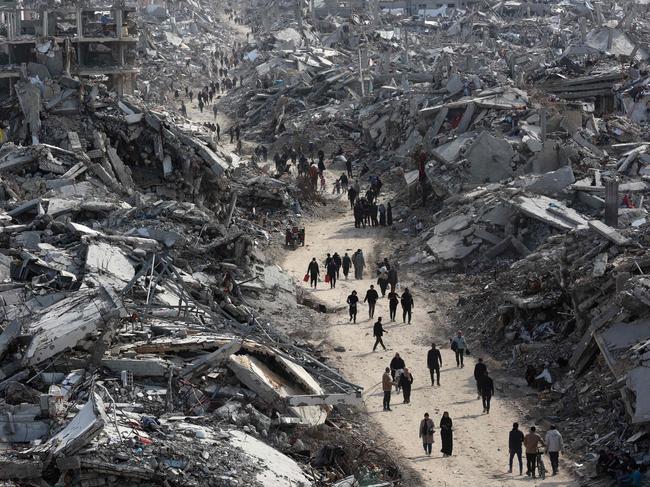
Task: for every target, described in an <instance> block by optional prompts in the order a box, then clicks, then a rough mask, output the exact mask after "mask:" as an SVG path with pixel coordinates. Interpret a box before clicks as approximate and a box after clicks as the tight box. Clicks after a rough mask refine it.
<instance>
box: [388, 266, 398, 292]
mask: <svg viewBox="0 0 650 487" xmlns="http://www.w3.org/2000/svg"><path fill="white" fill-rule="evenodd" d="M387 269H388V284H390V290H391V291H394V290H395V287H396V286H397V269H395V266H392V267H388V268H387Z"/></svg>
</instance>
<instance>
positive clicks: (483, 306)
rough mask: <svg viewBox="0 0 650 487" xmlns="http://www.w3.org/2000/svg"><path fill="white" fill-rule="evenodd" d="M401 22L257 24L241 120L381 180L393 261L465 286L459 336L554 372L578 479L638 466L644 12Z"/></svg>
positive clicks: (519, 11)
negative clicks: (604, 461)
mask: <svg viewBox="0 0 650 487" xmlns="http://www.w3.org/2000/svg"><path fill="white" fill-rule="evenodd" d="M407 7H408V5H400V6H399V8H396V9H395V10H393V11H388V12H384V13H377V12H376V11H374V10H373V8H372V6H371V5H369V6H368V8H367V9H366V10H360V9H357V10H355V11H353V12H348V11H347V10H346V9H345V6H343V10H344V12H339V14H340V15H339V16H338V17H337V16H336V13H337V12H336V11H335V10H332V9H331V8H330V10H328V13H329V16H327V17H324V18H317V19H315V20H314V21H313V22H311V23H309V22H307V23H305V22H304V20H301V21H300V22H299V21H298V20H296V21H295V23H294V24H293V25H292V26H291V27H287V24H286V22H279V21H278V22H276V23H275V24H272V23H270V22H269V19H265V20H264V21H262V20H261V19H257V17H256V14H255V12H254V11H249V15H250V19H252V21H253V22H256V21H257V22H258V23H257V24H254V25H259V26H261V27H260V29H261V30H262V32H264V33H265V34H266V35H267V37H266V39H265V43H264V45H260V44H259V43H258V45H257V46H255V49H252V46H251V51H250V52H251V53H254V59H253V58H251V62H252V64H253V65H254V69H255V71H252V70H251V73H252V74H253V76H254V77H255V78H258V79H259V80H262V83H259V82H258V83H257V84H256V86H255V87H254V88H253V86H252V84H251V85H249V87H250V88H249V89H247V90H242V91H241V92H240V93H239V95H240V97H239V98H238V99H235V100H233V101H232V105H231V106H232V111H233V113H237V115H238V116H239V117H244V119H245V123H246V124H247V125H248V126H250V127H251V129H252V130H253V131H254V136H257V137H259V139H260V140H264V139H265V138H268V137H270V136H273V137H275V141H276V142H275V143H274V148H275V149H277V150H281V148H282V147H283V146H284V145H285V144H289V145H291V144H294V145H298V146H299V145H302V146H303V147H304V144H305V143H306V142H307V141H316V142H317V143H318V144H319V145H320V146H321V147H324V148H326V150H330V151H332V153H334V152H335V150H336V148H337V147H339V146H340V147H343V148H344V149H345V150H346V152H350V153H351V155H350V157H352V158H353V159H354V160H355V163H356V164H357V165H359V166H361V165H362V164H365V165H367V167H368V168H369V171H368V173H367V176H371V175H379V176H381V177H382V180H383V181H384V183H385V184H387V187H389V188H392V189H393V190H394V191H396V193H397V194H396V195H395V196H394V197H393V199H392V201H391V203H392V205H393V212H394V213H395V214H397V215H398V217H399V219H400V220H401V221H400V223H399V224H398V230H399V231H400V232H399V233H400V234H405V235H408V236H410V240H409V241H408V242H404V243H403V244H402V245H400V249H399V253H398V254H397V255H396V256H394V257H397V258H399V261H400V265H402V266H411V269H412V270H413V271H414V272H417V273H419V274H420V275H424V276H426V277H428V278H433V276H436V277H435V279H436V282H435V284H434V285H433V286H432V291H435V290H436V288H438V287H439V286H440V285H441V284H440V283H441V282H447V281H448V282H449V283H450V284H449V285H450V286H452V285H453V286H458V285H461V286H462V287H463V289H465V292H464V293H461V294H462V297H461V299H459V303H458V307H457V309H456V310H453V314H454V320H453V321H454V324H455V326H458V327H461V328H462V327H467V326H472V329H473V330H474V332H475V333H477V334H478V335H479V337H480V341H481V344H482V345H483V346H484V347H485V348H487V349H489V350H491V351H492V352H493V353H494V354H495V355H496V356H498V357H500V358H501V359H503V360H504V361H506V362H507V363H508V365H509V367H510V368H511V370H512V371H513V373H516V374H521V376H522V377H523V373H524V369H525V368H526V365H531V364H533V365H535V366H536V367H541V366H542V365H543V364H544V363H548V364H549V366H550V367H551V371H552V374H553V376H554V378H555V379H556V381H555V383H554V385H553V387H552V388H551V390H550V391H546V392H542V393H540V395H539V397H540V399H541V402H540V408H539V409H538V410H537V411H534V414H535V416H534V417H535V418H536V420H537V421H539V423H540V424H541V425H542V426H543V425H544V424H545V423H550V422H554V423H556V424H559V425H560V427H561V429H563V431H565V432H566V434H567V435H568V436H569V441H568V446H569V448H570V449H571V450H572V451H573V452H574V453H575V454H576V456H578V457H579V458H580V460H579V461H578V463H580V464H581V465H584V466H593V464H594V462H593V460H594V459H595V458H596V457H597V455H598V451H599V450H601V449H608V448H609V449H612V450H614V451H626V452H630V453H631V454H632V455H633V456H634V458H635V459H636V460H637V461H638V462H639V463H642V464H648V463H649V462H650V454H649V450H648V448H649V446H650V438H648V437H647V433H646V428H647V424H648V416H647V408H648V398H647V385H648V382H647V381H648V377H650V375H649V370H648V367H647V354H648V349H647V347H648V343H650V342H649V341H648V340H650V328H649V327H648V323H647V318H648V313H647V306H646V305H647V303H646V302H645V301H644V299H645V298H644V292H645V291H644V286H645V284H644V282H645V281H644V279H645V274H646V273H647V270H646V269H645V267H644V265H645V264H644V263H645V254H646V253H647V250H646V249H647V233H648V229H647V228H646V227H647V202H646V198H645V196H646V194H647V191H648V186H647V174H646V166H647V164H648V163H649V162H650V160H648V158H647V146H648V144H647V140H648V137H649V136H650V131H649V126H648V125H647V116H648V108H647V96H648V88H647V87H648V79H649V78H648V76H649V71H648V51H647V42H646V41H645V39H647V37H648V34H649V32H648V27H647V26H648V10H647V6H646V5H645V2H630V3H625V4H621V3H617V2H597V3H596V4H593V5H592V4H586V3H584V2H547V3H545V4H533V3H528V2H495V3H492V4H490V5H489V6H488V5H483V6H479V7H477V8H474V9H471V8H469V9H449V10H448V11H440V12H437V13H436V14H435V15H436V16H435V17H434V16H433V15H432V16H431V17H428V18H427V17H426V16H421V17H417V18H416V17H413V16H412V14H413V12H412V11H410V10H409V9H408V8H407ZM399 10H401V12H400V11H399ZM425 10H426V9H425ZM273 18H274V17H272V18H271V19H273ZM269 24H271V25H269ZM289 30H292V31H293V32H296V33H302V36H299V37H297V36H295V35H293V33H291V35H290V32H289ZM287 42H289V44H287ZM265 80H268V82H265ZM247 88H248V87H247ZM242 106H244V107H245V108H243V109H242V108H241V107H242ZM323 127H327V131H326V132H324V131H323V129H322V128H323ZM419 162H422V163H423V167H421V168H420V167H418V163H419ZM422 173H424V182H423V175H422ZM367 176H366V177H367ZM360 182H361V181H360ZM362 184H365V181H364V182H362ZM423 192H424V193H425V194H424V195H423ZM423 196H424V198H425V199H426V200H427V205H426V209H424V210H422V211H421V210H420V209H419V208H420V205H421V204H422V203H421V201H422V199H423ZM431 206H433V208H434V211H431ZM397 235H399V234H397ZM397 238H399V237H397ZM485 310H491V312H489V313H486V312H485ZM593 410H595V411H597V412H598V413H599V414H598V416H595V415H593V416H592V415H585V414H584V411H593ZM546 426H548V424H546ZM584 461H586V463H583V462H584ZM576 473H577V474H578V475H579V476H581V477H583V478H586V479H589V480H587V481H588V482H595V480H593V479H591V477H590V476H591V475H592V473H593V471H592V470H590V469H588V468H586V467H580V468H577V469H576ZM589 485H592V484H589Z"/></svg>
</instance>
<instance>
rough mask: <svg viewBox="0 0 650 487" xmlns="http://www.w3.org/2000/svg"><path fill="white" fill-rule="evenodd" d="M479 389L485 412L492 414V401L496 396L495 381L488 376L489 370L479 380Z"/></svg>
mask: <svg viewBox="0 0 650 487" xmlns="http://www.w3.org/2000/svg"><path fill="white" fill-rule="evenodd" d="M479 389H480V391H481V399H482V400H483V412H484V413H486V414H490V400H491V399H492V396H493V395H494V381H493V380H492V378H491V377H490V376H489V375H488V373H487V370H486V371H485V373H484V374H483V375H482V376H481V378H480V379H479Z"/></svg>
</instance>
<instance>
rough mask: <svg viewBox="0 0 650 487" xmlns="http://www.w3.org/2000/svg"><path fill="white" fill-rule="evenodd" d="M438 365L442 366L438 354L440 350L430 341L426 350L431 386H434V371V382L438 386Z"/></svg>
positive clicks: (440, 357)
mask: <svg viewBox="0 0 650 487" xmlns="http://www.w3.org/2000/svg"><path fill="white" fill-rule="evenodd" d="M440 367H442V355H440V350H438V349H437V348H436V344H435V343H432V344H431V349H430V350H429V351H428V352H427V368H428V369H429V375H431V387H433V386H434V383H433V374H434V373H435V375H436V382H437V383H438V386H440Z"/></svg>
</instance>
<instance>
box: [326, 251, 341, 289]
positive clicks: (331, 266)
mask: <svg viewBox="0 0 650 487" xmlns="http://www.w3.org/2000/svg"><path fill="white" fill-rule="evenodd" d="M338 271H339V269H338V267H337V266H336V262H334V259H333V258H329V262H328V263H327V277H329V280H330V289H334V288H335V287H336V275H337V274H338Z"/></svg>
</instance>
